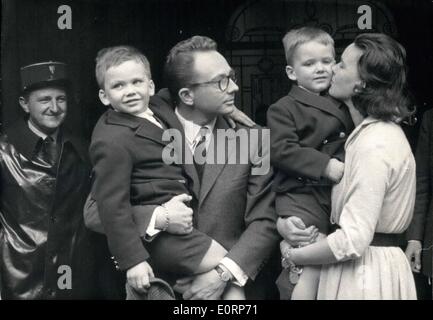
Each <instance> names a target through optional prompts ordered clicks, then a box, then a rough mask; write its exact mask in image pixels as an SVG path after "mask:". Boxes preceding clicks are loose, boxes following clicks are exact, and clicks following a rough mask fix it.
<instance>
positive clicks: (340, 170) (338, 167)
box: [323, 158, 344, 183]
mask: <svg viewBox="0 0 433 320" xmlns="http://www.w3.org/2000/svg"><path fill="white" fill-rule="evenodd" d="M343 174H344V163H343V162H341V161H339V160H337V159H334V158H331V160H329V162H328V165H327V166H326V168H325V171H324V173H323V175H324V176H325V177H326V178H328V179H329V180H332V181H333V182H334V183H338V182H340V180H341V178H342V177H343Z"/></svg>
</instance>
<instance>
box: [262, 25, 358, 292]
mask: <svg viewBox="0 0 433 320" xmlns="http://www.w3.org/2000/svg"><path fill="white" fill-rule="evenodd" d="M283 44H284V49H285V54H286V60H287V67H286V73H287V76H288V78H289V79H290V80H291V81H292V87H291V89H290V91H289V93H288V95H287V96H285V97H283V98H281V99H280V100H278V101H277V102H276V103H274V104H273V105H271V106H270V108H269V110H268V113H267V124H268V127H269V128H270V129H271V163H272V164H273V166H274V168H275V170H276V176H275V179H274V190H275V191H276V192H277V198H276V209H277V213H278V215H279V216H280V217H290V216H294V217H298V218H299V219H295V221H296V224H297V225H298V227H300V228H307V227H310V226H315V227H317V228H318V230H319V232H320V233H321V234H328V233H329V226H330V223H329V214H330V212H331V188H332V184H333V183H337V182H339V181H340V179H341V177H342V176H343V172H344V163H343V161H344V143H345V140H346V137H347V136H348V135H349V133H350V132H351V131H352V129H353V122H352V119H351V117H350V114H349V111H348V110H347V108H346V107H345V106H344V104H342V103H339V102H338V101H336V100H334V99H332V98H331V97H329V96H327V90H328V88H329V86H330V83H331V77H332V66H333V65H334V63H335V59H334V56H335V52H334V41H333V40H332V38H331V36H330V35H329V34H327V33H326V32H324V31H323V30H320V29H316V28H310V27H303V28H300V29H296V30H292V31H290V32H288V33H287V34H286V35H285V37H284V38H283ZM280 233H281V235H282V236H283V237H284V234H283V233H282V231H281V230H280ZM284 244H285V245H287V243H284ZM283 251H284V250H283ZM282 254H283V258H284V252H282ZM283 262H284V259H283ZM287 267H288V268H286V269H285V270H283V272H282V274H281V275H280V278H279V280H278V281H277V282H278V285H279V287H280V294H281V297H282V298H289V299H290V298H292V299H315V295H316V290H317V284H318V276H319V273H320V268H318V267H307V268H304V271H303V272H302V268H295V266H287ZM301 274H302V277H301V278H299V276H300V275H301ZM298 280H300V281H299V283H298V285H296V283H297V282H298ZM294 285H296V287H295V289H294V290H293V294H291V292H290V291H291V290H292V289H293V286H294Z"/></svg>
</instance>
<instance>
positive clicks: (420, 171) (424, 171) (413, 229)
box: [406, 110, 433, 277]
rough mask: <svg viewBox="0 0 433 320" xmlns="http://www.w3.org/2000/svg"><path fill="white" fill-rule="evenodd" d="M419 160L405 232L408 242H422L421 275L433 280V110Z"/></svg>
mask: <svg viewBox="0 0 433 320" xmlns="http://www.w3.org/2000/svg"><path fill="white" fill-rule="evenodd" d="M415 159H416V200H415V211H414V216H413V220H412V223H411V225H410V226H409V228H408V230H407V232H406V238H407V239H408V240H420V241H422V242H423V247H424V248H428V250H423V251H422V272H423V273H424V274H425V275H427V276H430V277H431V276H432V251H433V248H432V245H433V202H432V192H433V191H432V182H433V110H429V111H427V112H426V113H424V117H423V121H422V124H421V129H420V133H419V138H418V145H417V149H416V154H415Z"/></svg>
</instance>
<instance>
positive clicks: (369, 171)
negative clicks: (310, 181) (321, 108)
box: [291, 142, 389, 265]
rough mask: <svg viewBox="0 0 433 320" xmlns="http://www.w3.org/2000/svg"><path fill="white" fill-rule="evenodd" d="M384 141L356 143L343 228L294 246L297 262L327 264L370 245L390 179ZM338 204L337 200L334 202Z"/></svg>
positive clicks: (345, 196)
mask: <svg viewBox="0 0 433 320" xmlns="http://www.w3.org/2000/svg"><path fill="white" fill-rule="evenodd" d="M384 149H386V148H384V146H383V145H382V144H381V143H375V142H371V143H370V144H368V145H367V147H363V146H362V145H361V146H359V147H358V146H357V150H354V152H356V154H355V157H353V160H352V163H351V164H350V168H348V169H349V170H347V171H346V174H349V175H350V176H349V177H348V178H347V180H346V181H345V182H346V186H345V189H344V192H345V195H344V200H343V201H344V204H343V209H342V213H341V215H340V219H339V225H340V227H341V228H340V229H338V230H336V231H335V232H333V233H332V234H330V235H328V237H327V238H326V239H324V240H321V241H318V242H317V243H314V244H311V245H308V246H306V247H303V248H296V249H292V250H291V255H292V257H291V260H292V261H293V262H294V263H295V264H299V265H308V264H327V263H334V262H337V261H342V260H348V259H354V258H357V257H360V256H362V254H363V253H364V251H365V250H366V248H368V246H369V245H370V243H371V241H372V239H373V237H374V233H375V230H376V226H377V222H378V219H379V216H380V213H381V211H382V205H383V201H384V197H385V193H386V189H387V184H388V183H389V181H388V180H389V176H388V174H389V162H388V160H387V154H386V152H384ZM334 205H335V204H334Z"/></svg>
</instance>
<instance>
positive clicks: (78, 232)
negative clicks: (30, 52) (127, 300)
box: [0, 61, 95, 299]
mask: <svg viewBox="0 0 433 320" xmlns="http://www.w3.org/2000/svg"><path fill="white" fill-rule="evenodd" d="M69 84H70V82H69V80H68V79H67V76H66V65H65V64H64V63H61V62H51V61H50V62H42V63H36V64H32V65H28V66H25V67H23V68H21V90H22V91H21V96H20V98H19V104H20V106H21V108H22V109H23V110H24V111H25V113H26V115H27V116H26V118H25V119H21V120H20V121H18V122H17V123H15V124H13V125H11V126H10V127H9V128H6V130H5V133H4V134H3V135H2V136H1V137H0V184H1V187H0V223H1V225H2V228H1V230H0V255H1V256H0V275H1V281H0V283H1V288H0V291H1V298H2V299H55V298H61V299H70V298H90V297H92V290H93V279H94V278H95V277H94V274H93V273H92V270H93V269H94V268H93V263H94V259H93V256H92V254H93V252H92V248H91V245H92V241H91V239H90V237H91V236H92V235H91V234H90V233H89V231H87V230H86V229H85V227H84V224H83V215H82V209H83V204H84V200H85V198H86V195H87V193H88V188H89V182H90V181H89V180H90V179H89V173H90V167H89V165H88V162H87V159H86V158H87V148H86V146H85V145H83V143H82V142H81V141H80V140H78V139H77V138H75V137H74V136H72V135H71V134H70V133H69V132H67V131H66V130H64V128H63V127H62V124H63V122H64V120H65V116H66V113H67V107H68V93H67V91H68V90H69V87H70V86H69Z"/></svg>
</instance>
